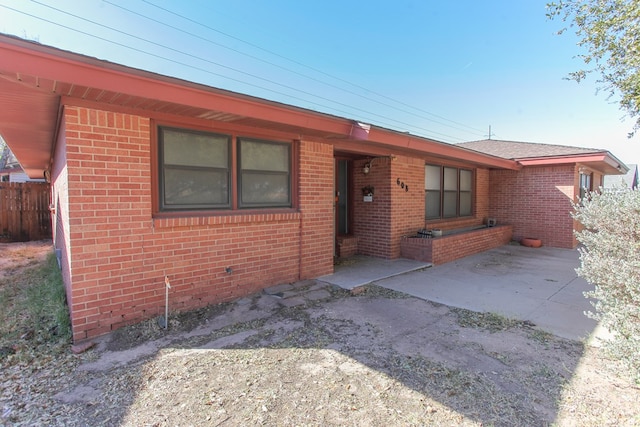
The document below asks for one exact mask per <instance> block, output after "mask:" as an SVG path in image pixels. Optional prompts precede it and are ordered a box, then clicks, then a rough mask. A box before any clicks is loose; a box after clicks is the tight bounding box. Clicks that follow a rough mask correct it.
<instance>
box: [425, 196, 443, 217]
mask: <svg viewBox="0 0 640 427" xmlns="http://www.w3.org/2000/svg"><path fill="white" fill-rule="evenodd" d="M425 214H426V215H425V216H426V217H427V219H431V218H440V192H439V191H427V194H426V208H425Z"/></svg>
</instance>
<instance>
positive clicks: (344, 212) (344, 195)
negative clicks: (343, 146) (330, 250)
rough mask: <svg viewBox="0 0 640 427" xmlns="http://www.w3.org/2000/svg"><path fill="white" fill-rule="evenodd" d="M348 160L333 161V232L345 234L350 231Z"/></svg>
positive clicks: (338, 234) (340, 234)
mask: <svg viewBox="0 0 640 427" xmlns="http://www.w3.org/2000/svg"><path fill="white" fill-rule="evenodd" d="M349 166H350V161H349V160H342V159H336V162H335V171H336V173H335V177H336V183H335V221H336V224H335V230H336V231H335V234H336V236H346V235H347V234H349V233H351V224H350V222H349V216H350V214H351V212H350V209H349V197H350V196H351V195H350V194H349V169H350V167H349Z"/></svg>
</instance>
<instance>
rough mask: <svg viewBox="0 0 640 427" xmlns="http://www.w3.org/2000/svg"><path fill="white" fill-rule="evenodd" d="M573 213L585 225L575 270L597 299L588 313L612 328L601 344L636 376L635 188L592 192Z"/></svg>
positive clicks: (638, 202) (639, 316)
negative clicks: (610, 335) (593, 308)
mask: <svg viewBox="0 0 640 427" xmlns="http://www.w3.org/2000/svg"><path fill="white" fill-rule="evenodd" d="M573 215H574V218H575V219H576V220H578V221H579V222H580V223H581V224H582V225H583V226H584V229H583V230H582V231H578V232H576V236H577V238H578V241H579V242H580V243H582V245H583V247H581V248H579V250H580V260H581V266H580V268H578V269H577V273H578V275H579V276H580V277H582V278H584V279H585V280H586V281H587V282H589V283H591V284H593V285H594V286H595V289H594V290H593V291H591V292H586V293H585V296H587V297H588V298H595V299H596V302H595V303H593V305H594V307H595V313H588V315H589V316H590V317H593V318H594V319H597V320H599V321H601V324H602V325H603V326H604V327H606V328H607V329H608V330H609V331H610V332H611V333H612V334H613V338H612V340H611V341H609V342H607V343H606V345H605V349H607V350H608V352H609V353H610V355H612V356H614V357H616V358H619V359H621V360H622V361H623V362H625V363H626V364H627V365H628V366H629V368H631V369H632V371H633V373H634V375H635V379H636V381H637V382H640V191H638V190H629V189H616V190H615V191H607V192H602V193H595V192H594V193H591V194H589V195H588V197H585V199H584V200H583V201H582V203H581V204H580V205H576V206H575V211H574V214H573Z"/></svg>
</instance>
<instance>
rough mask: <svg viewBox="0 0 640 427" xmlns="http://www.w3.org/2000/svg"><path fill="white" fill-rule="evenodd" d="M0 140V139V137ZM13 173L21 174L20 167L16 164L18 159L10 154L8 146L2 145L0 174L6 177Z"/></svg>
mask: <svg viewBox="0 0 640 427" xmlns="http://www.w3.org/2000/svg"><path fill="white" fill-rule="evenodd" d="M0 139H2V138H1V137H0ZM14 172H22V167H20V163H18V159H16V156H15V155H14V154H13V153H12V152H11V149H10V148H9V146H8V145H4V146H3V148H2V150H1V151H0V174H1V175H7V174H10V173H14Z"/></svg>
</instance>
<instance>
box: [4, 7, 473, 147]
mask: <svg viewBox="0 0 640 427" xmlns="http://www.w3.org/2000/svg"><path fill="white" fill-rule="evenodd" d="M32 1H34V2H35V3H37V4H39V5H41V6H44V7H47V8H50V9H53V10H55V11H57V12H59V13H63V14H66V15H68V16H72V17H74V18H76V19H80V20H82V21H85V22H88V23H91V24H93V25H97V26H100V27H103V28H106V29H108V30H111V31H114V32H117V33H120V34H123V35H125V36H128V37H131V38H134V39H137V40H140V41H143V42H146V43H149V44H152V45H155V46H158V47H160V48H162V49H168V50H170V51H173V52H176V53H179V54H182V55H185V56H188V57H191V58H194V59H197V60H201V61H204V62H208V63H210V64H213V65H216V66H219V67H222V68H226V69H229V70H231V71H234V72H238V73H241V74H244V75H247V76H250V77H253V78H256V79H259V80H263V81H265V82H268V83H271V84H275V85H278V86H281V87H284V88H287V89H289V90H293V91H296V92H301V93H304V94H306V95H309V96H312V97H316V98H320V99H324V100H327V101H329V102H333V103H335V104H338V105H342V106H345V107H347V108H352V109H355V110H359V111H362V112H364V113H366V114H371V115H373V116H376V117H380V118H382V119H386V120H391V121H393V122H396V123H400V124H402V125H405V126H409V127H410V128H414V129H420V130H422V131H426V132H427V135H428V134H436V135H441V136H444V137H446V138H451V139H458V140H461V139H460V138H456V137H453V136H451V135H446V134H442V133H440V132H436V131H433V130H430V129H426V128H422V127H420V126H416V125H413V124H410V123H405V122H402V121H400V120H396V119H392V118H390V117H386V116H382V115H379V114H376V113H372V112H369V111H366V110H363V109H360V108H357V107H352V106H350V105H347V104H343V103H340V102H337V101H333V100H331V99H329V98H325V97H322V96H319V95H314V94H313V93H310V92H306V91H302V90H299V89H296V88H294V87H291V86H287V85H283V84H281V83H278V82H274V81H272V80H269V79H265V78H262V77H259V76H256V75H253V74H251V73H247V72H244V71H241V70H237V69H235V68H232V67H228V66H225V65H222V64H218V63H216V62H213V61H210V60H206V59H204V58H201V57H198V56H195V55H192V54H188V53H186V52H182V51H179V50H177V49H174V48H171V47H168V46H165V45H162V44H159V43H156V42H153V41H150V40H146V39H144V38H141V37H138V36H135V35H132V34H129V33H126V32H124V31H121V30H118V29H115V28H112V27H109V26H106V25H103V24H100V23H97V22H95V21H91V20H89V19H86V18H83V17H81V16H77V15H74V14H72V13H69V12H66V11H63V10H60V9H57V8H55V7H52V6H49V5H46V4H43V3H40V2H38V1H35V0H32ZM0 6H2V7H4V8H6V9H9V10H12V11H14V12H17V13H21V14H23V15H27V16H30V17H32V18H35V19H38V20H41V21H44V22H47V23H50V24H53V25H56V26H59V27H62V28H65V29H67V30H70V31H74V32H77V33H80V34H83V35H86V36H89V37H93V38H96V39H98V40H102V41H105V42H107V43H112V44H115V45H117V46H120V47H124V48H126V49H130V50H133V51H135V52H139V53H142V54H145V55H148V56H152V57H155V58H158V59H162V60H164V61H168V62H172V63H174V64H177V65H181V66H184V67H188V68H191V69H194V70H198V71H201V72H204V73H207V74H211V75H214V76H217V77H222V78H225V79H228V80H231V81H235V82H237V83H240V84H244V85H247V86H251V87H255V88H258V89H261V90H266V91H269V92H272V93H275V94H278V95H281V96H285V97H288V98H291V99H296V100H298V101H302V102H304V103H310V104H313V105H316V106H319V107H322V108H326V109H329V110H334V111H338V112H341V113H343V114H346V115H351V114H352V113H350V112H348V111H344V110H340V109H337V108H335V107H329V106H327V105H323V104H319V103H317V102H314V101H310V100H307V99H304V98H300V97H297V96H294V95H291V94H288V93H284V92H280V91H276V90H273V89H269V88H266V87H263V86H259V85H256V84H253V83H249V82H247V81H243V80H239V79H236V78H233V77H229V76H225V75H222V74H219V73H215V72H213V71H210V70H208V69H204V68H201V67H197V66H194V65H191V64H187V63H184V62H180V61H177V60H174V59H169V58H167V57H164V56H161V55H157V54H153V53H150V52H147V51H144V50H141V49H138V48H135V47H131V46H128V45H125V44H123V43H118V42H115V41H113V40H110V39H106V38H104V37H100V36H97V35H95V34H91V33H88V32H86V31H81V30H78V29H76V28H72V27H69V26H67V25H63V24H60V23H58V22H54V21H52V20H49V19H46V18H42V17H40V16H36V15H33V14H30V13H27V12H23V11H20V10H17V9H14V8H11V7H9V6H5V5H0ZM379 123H381V124H384V125H386V126H389V127H393V126H392V125H389V124H388V123H385V122H380V121H379Z"/></svg>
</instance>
